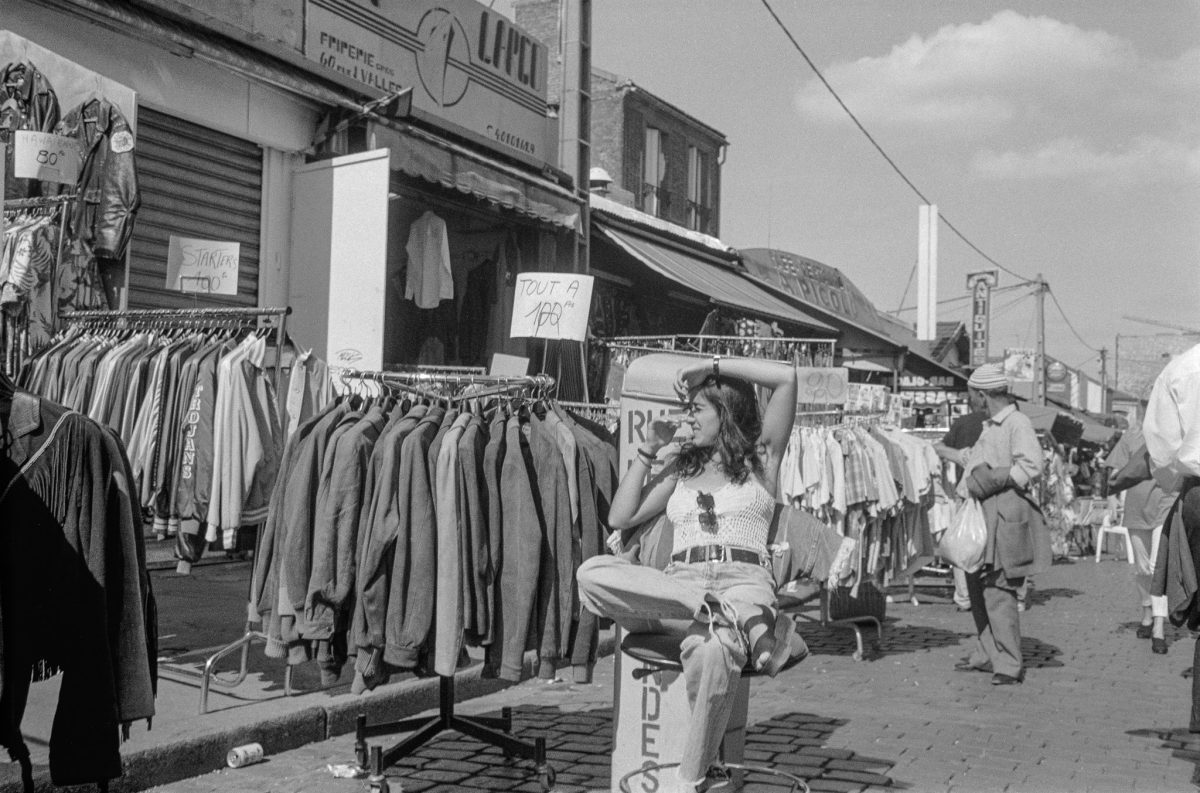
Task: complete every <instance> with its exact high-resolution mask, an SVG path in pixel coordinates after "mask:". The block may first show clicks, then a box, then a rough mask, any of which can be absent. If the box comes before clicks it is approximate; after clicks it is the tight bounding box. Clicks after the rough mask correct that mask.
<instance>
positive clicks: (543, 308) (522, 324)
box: [509, 273, 595, 341]
mask: <svg viewBox="0 0 1200 793" xmlns="http://www.w3.org/2000/svg"><path fill="white" fill-rule="evenodd" d="M594 281H595V279H594V278H593V276H590V275H575V274H573V273H521V274H520V275H518V276H517V288H516V296H515V297H514V298H513V316H512V326H511V328H510V329H509V336H511V337H512V338H514V339H517V338H521V337H527V338H534V339H569V340H571V341H583V340H584V339H585V338H586V337H587V321H588V312H589V311H590V310H591V307H592V285H593V283H594Z"/></svg>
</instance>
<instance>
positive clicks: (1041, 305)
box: [1033, 273, 1047, 405]
mask: <svg viewBox="0 0 1200 793" xmlns="http://www.w3.org/2000/svg"><path fill="white" fill-rule="evenodd" d="M1034 283H1036V284H1037V361H1036V362H1035V365H1034V367H1033V401H1034V403H1035V404H1038V405H1045V404H1046V289H1047V286H1046V281H1045V279H1043V278H1042V274H1041V273H1038V274H1037V278H1036V279H1035V280H1034Z"/></svg>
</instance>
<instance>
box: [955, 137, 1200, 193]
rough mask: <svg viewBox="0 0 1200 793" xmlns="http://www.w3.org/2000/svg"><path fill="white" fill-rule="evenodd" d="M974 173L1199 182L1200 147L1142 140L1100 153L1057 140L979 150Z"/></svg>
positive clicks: (1073, 141)
mask: <svg viewBox="0 0 1200 793" xmlns="http://www.w3.org/2000/svg"><path fill="white" fill-rule="evenodd" d="M971 172H972V173H973V174H975V175H976V176H979V177H981V178H983V179H991V180H1001V179H1005V180H1019V179H1023V180H1047V179H1051V180H1061V179H1074V178H1082V179H1084V180H1087V181H1089V182H1093V183H1098V184H1113V183H1136V182H1173V181H1178V182H1181V183H1186V184H1195V183H1196V181H1197V180H1198V179H1200V145H1193V146H1190V147H1189V146H1187V145H1185V144H1181V143H1177V142H1173V141H1169V140H1164V139H1163V138H1158V137H1151V136H1141V137H1138V138H1136V139H1135V140H1133V141H1131V142H1130V143H1129V144H1128V145H1127V146H1125V147H1123V148H1121V149H1118V150H1101V149H1099V148H1096V147H1095V146H1093V145H1092V144H1090V143H1089V142H1087V141H1085V140H1082V139H1080V138H1059V139H1057V140H1053V141H1051V142H1050V143H1047V144H1045V145H1043V146H1041V147H1039V148H1037V149H1035V150H1032V151H1029V152H1016V151H1006V152H994V151H983V152H980V153H978V154H976V155H975V157H974V159H973V160H972V162H971Z"/></svg>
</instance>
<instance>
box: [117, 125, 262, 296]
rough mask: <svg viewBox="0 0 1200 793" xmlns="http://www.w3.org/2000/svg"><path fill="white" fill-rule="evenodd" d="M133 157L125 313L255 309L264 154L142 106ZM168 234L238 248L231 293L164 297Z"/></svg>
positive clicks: (253, 147)
mask: <svg viewBox="0 0 1200 793" xmlns="http://www.w3.org/2000/svg"><path fill="white" fill-rule="evenodd" d="M135 152H136V155H135V156H136V159H137V168H138V184H139V186H140V188H141V192H142V207H141V209H139V210H138V214H137V222H136V223H134V227H133V241H132V243H131V245H130V251H131V254H130V262H129V308H195V307H201V308H205V307H209V308H211V307H216V306H255V305H257V304H258V249H259V231H260V226H261V222H262V219H261V218H262V150H261V149H259V147H258V146H256V145H255V144H253V143H249V142H247V141H244V140H241V139H239V138H234V137H231V136H229V135H225V134H223V133H220V132H214V131H213V130H211V129H207V128H205V127H201V126H199V125H197V124H192V123H190V122H187V121H182V120H180V119H178V118H174V117H172V116H168V115H166V114H164V113H159V112H157V111H154V110H150V109H148V108H144V107H142V108H139V109H138V117H137V147H136V149H135ZM172 234H174V235H176V236H180V237H196V238H199V239H209V240H226V241H230V242H238V243H241V255H240V258H239V262H240V264H239V270H238V293H237V295H211V296H210V295H195V294H191V293H184V292H176V291H173V290H172V291H168V290H167V288H166V276H167V244H168V239H169V237H170V236H171V235H172Z"/></svg>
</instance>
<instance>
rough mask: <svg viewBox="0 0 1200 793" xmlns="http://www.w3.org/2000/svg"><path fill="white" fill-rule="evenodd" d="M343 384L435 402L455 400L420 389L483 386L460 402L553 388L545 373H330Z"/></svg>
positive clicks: (549, 377) (350, 370)
mask: <svg viewBox="0 0 1200 793" xmlns="http://www.w3.org/2000/svg"><path fill="white" fill-rule="evenodd" d="M331 374H332V375H334V376H336V377H338V378H340V379H341V380H342V382H343V383H344V382H345V381H347V380H362V381H364V382H367V383H378V384H379V385H381V386H385V387H386V386H392V385H394V386H399V387H402V388H408V389H410V390H413V391H416V392H418V393H420V394H421V395H423V396H428V397H432V398H437V399H449V400H450V401H453V400H454V399H455V397H452V396H450V395H446V394H436V393H432V392H430V391H429V390H427V389H425V390H422V389H421V387H422V386H427V387H433V388H436V387H439V386H447V385H450V386H470V385H479V386H486V387H485V388H483V389H482V390H479V391H471V392H470V393H465V394H461V395H460V396H458V397H457V398H459V399H481V398H483V397H488V396H496V395H498V394H505V393H508V392H510V391H515V390H517V389H522V388H529V389H533V390H535V391H538V392H539V393H549V392H550V391H551V390H552V389H553V388H554V383H555V381H554V378H553V377H551V376H550V375H548V374H535V375H516V376H509V375H487V374H463V373H459V374H452V373H449V372H384V371H371V370H362V369H341V370H337V371H333V372H331Z"/></svg>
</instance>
